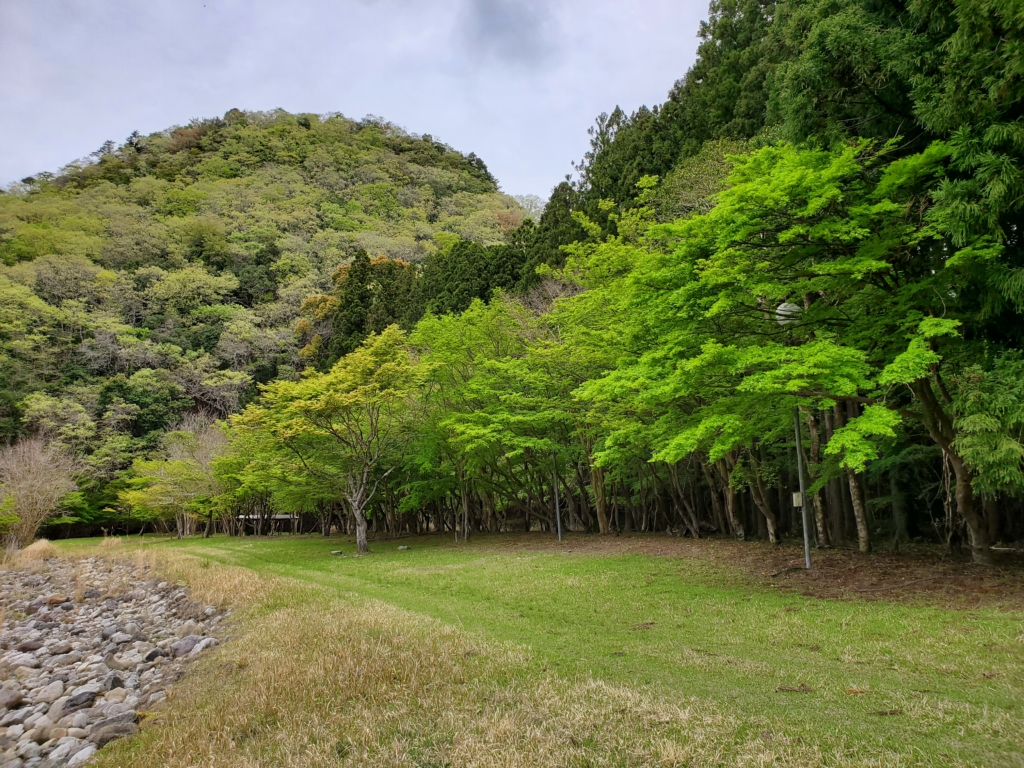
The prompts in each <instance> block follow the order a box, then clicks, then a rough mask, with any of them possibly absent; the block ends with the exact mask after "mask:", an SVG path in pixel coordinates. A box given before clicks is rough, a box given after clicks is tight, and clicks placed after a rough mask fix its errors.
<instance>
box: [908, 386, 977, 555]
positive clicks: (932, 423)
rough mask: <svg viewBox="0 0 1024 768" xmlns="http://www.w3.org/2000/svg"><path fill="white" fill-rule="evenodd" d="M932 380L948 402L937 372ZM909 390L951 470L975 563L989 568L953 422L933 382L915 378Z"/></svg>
mask: <svg viewBox="0 0 1024 768" xmlns="http://www.w3.org/2000/svg"><path fill="white" fill-rule="evenodd" d="M933 378H934V379H935V381H936V382H938V383H939V385H940V386H939V390H940V393H942V394H943V398H944V400H945V401H946V402H947V404H948V403H949V395H948V393H946V391H945V387H944V386H941V378H940V376H939V372H938V370H936V371H935V372H934V376H933ZM910 388H911V390H912V391H913V392H914V394H915V395H916V396H917V400H918V402H919V403H921V411H922V415H923V418H922V423H923V424H924V427H925V429H927V430H928V434H929V435H930V436H931V438H932V440H934V441H935V443H936V444H937V445H938V446H939V447H940V448H941V449H942V450H943V451H944V452H945V455H946V457H947V458H948V459H949V463H950V465H952V467H953V474H954V475H955V477H956V507H957V512H958V513H959V514H960V517H961V518H962V519H963V521H964V522H965V523H966V524H967V530H968V532H969V533H970V536H971V557H972V558H973V560H974V562H976V563H980V564H982V565H992V564H993V558H992V551H991V549H990V546H991V541H990V539H989V536H988V528H987V527H986V526H985V524H984V521H983V520H982V519H981V516H980V515H979V514H978V511H977V509H975V507H974V483H973V479H972V478H971V471H970V469H968V467H967V465H966V464H965V463H964V460H963V459H962V458H960V455H959V454H958V453H956V451H954V450H953V442H954V441H955V440H956V428H955V427H954V426H953V421H952V419H951V418H950V417H949V415H948V414H947V413H946V411H945V409H944V408H943V406H942V403H940V402H939V399H938V398H937V397H936V395H935V392H934V390H933V389H932V382H931V381H930V380H928V379H918V380H917V381H915V382H914V383H913V384H912V385H911V387H910Z"/></svg>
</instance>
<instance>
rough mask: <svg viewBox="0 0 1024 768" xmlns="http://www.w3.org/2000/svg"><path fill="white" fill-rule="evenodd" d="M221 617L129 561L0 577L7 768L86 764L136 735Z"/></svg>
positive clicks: (0, 692) (0, 681) (0, 742)
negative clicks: (114, 743) (104, 749)
mask: <svg viewBox="0 0 1024 768" xmlns="http://www.w3.org/2000/svg"><path fill="white" fill-rule="evenodd" d="M224 615H225V612H224V611H221V610H218V609H217V608H216V607H214V606H212V605H202V604H200V603H196V602H194V601H193V600H192V599H191V598H190V597H189V592H188V589H187V588H186V587H184V586H183V585H180V584H175V583H171V582H167V581H162V580H160V579H159V578H157V577H156V575H155V574H154V573H152V571H151V570H150V569H149V568H148V567H147V566H144V565H138V564H134V563H131V562H127V561H124V560H108V559H106V558H89V559H84V560H63V559H50V560H47V561H45V562H36V563H32V564H31V565H30V566H28V567H25V568H17V569H9V570H0V619H2V631H0V768H50V766H61V765H72V766H74V765H82V764H83V763H85V762H86V761H87V760H89V758H90V757H92V756H93V754H94V753H95V752H96V750H97V749H100V748H101V747H103V746H104V745H106V744H108V743H109V742H111V741H113V740H115V739H119V738H122V737H124V736H130V735H132V734H134V733H136V732H137V730H138V727H139V726H138V723H139V722H140V720H141V719H142V717H143V716H144V713H145V712H146V711H147V710H150V709H152V708H153V707H155V706H158V705H159V704H160V702H161V701H163V699H164V698H165V697H166V695H167V688H168V686H169V685H170V684H171V683H172V682H173V681H174V680H176V679H177V678H179V677H180V676H181V675H182V673H183V672H184V670H185V667H186V665H187V664H188V662H189V661H190V660H192V659H194V658H195V657H196V656H197V655H198V654H200V653H202V652H203V651H204V650H206V649H208V648H212V647H214V646H215V645H217V643H218V639H217V637H215V635H216V634H217V632H216V629H217V626H218V624H220V622H221V621H222V619H223V618H224Z"/></svg>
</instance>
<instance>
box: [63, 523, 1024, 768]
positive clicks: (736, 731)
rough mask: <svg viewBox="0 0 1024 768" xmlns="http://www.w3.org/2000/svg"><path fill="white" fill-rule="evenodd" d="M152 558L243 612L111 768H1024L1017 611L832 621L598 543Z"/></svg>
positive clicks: (163, 550) (807, 601) (738, 584)
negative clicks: (313, 767)
mask: <svg viewBox="0 0 1024 768" xmlns="http://www.w3.org/2000/svg"><path fill="white" fill-rule="evenodd" d="M403 544H404V545H409V546H410V547H411V548H410V549H408V550H404V551H400V550H399V549H398V547H399V546H400V545H403ZM64 546H66V547H67V548H68V549H69V550H70V551H72V552H74V551H76V550H78V549H79V548H80V547H82V546H84V544H80V543H68V544H66V545H64ZM132 546H138V545H133V544H127V543H126V546H125V548H126V549H127V548H128V547H132ZM750 546H757V545H750ZM339 547H340V548H341V549H343V550H344V551H345V552H346V555H347V556H345V557H337V556H332V555H331V554H330V552H331V550H332V549H338V548H339ZM144 550H145V554H144V555H139V556H145V557H147V558H154V557H155V558H156V559H157V561H158V562H162V564H163V567H165V568H168V569H170V570H172V571H174V572H175V573H176V575H177V576H178V577H180V578H184V579H185V580H186V581H189V582H190V583H191V584H192V585H193V588H194V589H195V590H196V591H197V592H198V593H199V594H200V595H201V596H203V598H204V599H206V600H210V601H222V602H234V603H235V604H237V605H238V606H239V607H240V610H239V612H238V614H237V615H238V618H237V620H236V622H235V626H234V629H233V631H232V641H231V642H229V643H225V644H224V645H222V646H221V648H220V649H219V650H218V652H217V654H216V655H215V656H213V657H212V658H211V659H210V660H208V661H207V662H204V665H205V666H204V668H203V669H201V670H200V671H199V673H198V674H195V675H192V676H191V677H190V678H189V679H188V680H186V681H184V682H183V683H182V684H181V685H180V686H179V690H178V692H177V693H176V695H175V696H174V697H172V700H171V706H170V708H169V710H168V711H167V712H166V713H164V714H162V715H160V716H159V717H158V718H157V719H156V722H155V723H154V724H153V725H151V726H150V727H148V728H145V729H143V734H142V735H141V736H140V737H138V738H136V739H134V740H130V741H128V742H124V743H119V744H118V745H116V746H115V747H113V748H112V749H111V750H110V753H109V754H108V755H106V757H105V758H104V759H103V760H102V761H101V765H107V766H129V765H131V766H145V765H153V766H158V765H159V766H177V765H181V766H186V765H252V766H256V765H266V766H271V765H295V766H299V765H303V766H305V765H317V766H319V765H396V766H397V765H409V766H415V765H418V766H459V765H487V766H490V765H502V766H505V765H507V766H519V765H522V766H527V765H566V766H569V765H574V766H575V765H578V766H599V765H608V766H627V765H637V766H639V765H680V766H682V765H808V766H810V765H835V766H846V765H877V766H901V765H908V766H909V765H936V766H940V765H941V766H947V765H978V766H1021V765H1024V697H1022V694H1024V624H1022V615H1021V613H1019V612H1016V611H1009V610H1005V609H997V608H979V609H973V610H949V609H942V608H937V607H931V606H928V605H914V604H906V603H894V602H886V601H872V602H865V601H849V600H822V599H817V598H812V597H804V596H802V595H800V594H798V593H794V592H786V591H780V590H777V589H771V588H769V587H765V586H762V585H760V584H758V583H754V582H752V581H751V580H750V579H749V578H747V577H746V576H745V575H744V574H743V573H742V572H741V571H740V570H739V569H737V568H736V567H734V566H732V565H730V563H728V562H724V561H715V560H713V559H710V560H709V559H706V558H701V559H697V558H693V557H685V556H681V555H680V556H672V555H671V554H659V555H645V554H635V553H626V552H616V551H614V550H613V551H604V550H594V548H592V547H588V546H587V543H586V542H584V541H582V540H579V541H575V542H574V541H573V540H569V541H568V542H567V543H566V544H564V545H562V546H560V547H559V546H557V545H549V544H547V543H546V541H545V542H543V543H542V542H541V540H539V539H537V538H535V537H507V538H502V537H492V538H487V537H482V538H479V539H476V540H474V541H473V542H471V543H469V544H459V545H453V544H452V543H451V542H450V540H447V539H444V540H442V539H440V538H436V537H434V538H411V539H405V540H401V541H395V542H383V543H377V544H375V545H374V547H373V554H371V555H370V556H367V557H354V556H352V554H353V551H354V549H353V547H352V546H351V544H350V543H347V542H343V541H341V540H338V539H332V540H324V539H322V538H318V537H310V538H300V537H293V538H290V537H281V538H275V539H272V540H255V539H252V538H248V539H228V538H214V539H210V540H201V539H196V540H190V541H185V542H180V543H179V542H173V541H164V542H159V543H152V544H148V545H145V546H144Z"/></svg>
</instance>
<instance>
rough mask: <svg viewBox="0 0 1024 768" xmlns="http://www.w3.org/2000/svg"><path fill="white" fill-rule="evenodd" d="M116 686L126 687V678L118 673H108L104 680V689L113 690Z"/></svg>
mask: <svg viewBox="0 0 1024 768" xmlns="http://www.w3.org/2000/svg"><path fill="white" fill-rule="evenodd" d="M115 688H124V680H122V679H121V678H120V677H119V676H118V675H108V676H107V677H106V679H105V680H104V681H103V690H105V691H112V690H114V689H115Z"/></svg>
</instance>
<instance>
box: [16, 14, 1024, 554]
mask: <svg viewBox="0 0 1024 768" xmlns="http://www.w3.org/2000/svg"><path fill="white" fill-rule="evenodd" d="M699 36H700V46H699V49H698V59H697V61H696V63H695V64H694V66H693V67H692V69H691V70H690V71H689V72H688V73H686V75H685V76H684V77H683V78H682V79H681V80H679V81H678V82H677V83H676V85H675V87H674V88H673V89H672V91H671V93H670V94H669V96H668V100H667V101H666V102H665V103H664V104H662V105H660V106H658V107H656V108H653V109H646V108H645V109H641V110H639V111H637V112H636V113H634V114H632V115H627V114H625V113H623V112H622V111H621V110H619V109H615V110H614V111H612V112H611V113H610V114H606V115H601V116H600V117H599V118H598V120H597V122H596V124H595V126H594V127H593V128H592V129H591V131H590V136H591V150H590V151H589V152H588V153H587V154H586V156H585V157H584V159H583V160H582V161H581V163H580V164H579V165H578V166H577V167H576V171H577V172H576V175H575V177H573V178H570V179H567V181H566V182H564V183H563V184H560V185H559V186H558V187H556V188H555V189H554V190H553V191H552V193H551V196H550V199H549V200H548V201H547V203H546V205H545V206H544V208H543V212H540V211H539V210H537V208H538V207H539V206H538V205H537V201H534V200H528V199H523V200H518V201H517V200H513V199H511V198H509V197H507V196H504V195H502V194H500V192H499V191H498V188H497V184H496V182H495V180H494V179H493V178H492V177H491V175H490V174H489V173H488V171H487V169H486V167H485V166H484V164H483V163H482V162H481V161H480V160H479V159H478V158H476V157H475V156H473V155H468V156H464V155H462V154H460V153H458V152H456V151H454V150H452V149H450V148H448V147H446V146H444V145H442V144H440V143H438V142H436V141H434V140H433V139H432V138H431V137H429V136H422V137H419V136H413V135H408V134H406V133H405V132H403V131H401V130H399V129H397V128H396V127H394V126H391V125H389V124H387V123H385V122H383V121H379V120H364V121H362V122H353V121H350V120H346V119H344V118H342V117H340V116H337V115H334V116H321V117H316V116H313V115H298V116H295V115H289V114H285V113H282V112H276V113H271V114H255V113H242V112H238V111H235V110H233V111H232V112H229V113H228V114H227V115H225V117H224V118H223V119H218V120H208V121H196V122H193V123H192V124H190V125H189V126H187V127H184V128H176V129H173V130H169V131H166V132H164V133H161V134H155V135H152V136H148V137H142V136H138V135H136V134H133V135H132V136H131V137H129V139H128V140H127V141H126V142H125V143H124V144H123V145H121V146H115V145H114V144H112V143H111V144H108V145H105V146H104V147H103V148H101V149H100V150H99V151H98V152H97V153H95V155H94V157H93V158H91V159H90V160H88V161H83V162H80V163H77V164H73V165H72V166H69V167H67V168H65V169H63V170H62V171H61V172H60V173H59V174H57V175H46V174H41V175H39V176H37V177H34V178H31V179H26V180H24V181H23V182H22V183H21V184H19V185H14V186H12V187H11V188H10V189H9V190H8V191H7V193H6V194H4V195H0V257H2V259H3V262H4V264H5V266H4V267H3V268H2V271H0V369H2V371H3V376H4V381H5V387H4V392H3V398H4V400H3V402H2V403H0V419H2V429H3V431H4V434H5V436H6V437H7V438H8V439H9V440H11V441H12V444H11V447H9V448H8V449H7V452H6V453H5V454H4V455H3V457H0V476H2V478H3V479H4V481H5V483H6V485H5V486H4V491H3V493H5V494H6V495H5V497H4V498H5V500H4V502H3V506H0V514H2V515H6V517H5V518H4V519H5V520H6V521H7V522H6V525H7V526H9V527H10V528H11V530H12V531H16V532H19V531H20V534H18V535H20V536H21V538H22V539H23V540H24V539H25V538H26V537H30V536H31V535H32V534H33V533H34V532H35V527H36V526H37V525H38V523H39V522H40V521H46V522H47V524H48V525H50V526H51V527H54V528H55V529H59V528H60V527H61V526H64V527H65V528H67V529H68V530H72V526H74V525H75V524H78V525H81V524H83V523H87V524H91V525H103V526H110V527H118V528H121V529H126V530H139V529H140V527H141V526H148V525H164V526H167V525H169V526H171V527H172V528H175V529H176V530H177V531H178V532H179V534H181V535H185V534H189V533H192V532H195V531H197V530H199V529H200V528H201V529H202V530H204V531H205V532H207V533H209V532H210V531H212V530H215V529H217V528H218V527H219V528H220V529H222V530H225V531H227V532H230V533H266V532H268V531H269V530H271V527H272V526H274V525H276V524H277V518H278V517H280V516H282V515H283V516H288V517H289V518H291V519H293V523H292V524H293V525H295V524H302V525H305V524H306V521H315V522H316V524H317V525H318V527H319V528H320V529H321V530H322V531H323V532H324V533H329V532H330V531H331V530H332V529H340V530H344V531H347V532H354V533H355V534H356V536H357V540H358V542H359V549H360V550H361V551H365V550H366V549H367V540H368V537H369V536H370V531H371V530H372V531H373V532H376V533H380V534H383V533H389V534H401V533H405V534H411V533H426V532H431V531H451V532H454V533H455V535H459V536H469V535H470V534H471V532H473V531H502V530H519V531H524V530H548V531H555V530H556V529H557V528H558V527H559V526H564V528H565V529H566V530H571V531H592V532H595V533H601V534H609V533H616V532H630V531H657V532H669V533H673V534H676V535H685V536H692V537H695V538H699V537H703V536H708V535H722V536H734V537H737V538H740V539H744V538H755V537H756V538H763V539H767V540H770V541H772V542H778V541H780V540H781V539H782V538H784V537H788V536H801V535H802V525H801V519H800V517H799V515H798V510H796V509H795V508H794V506H793V501H792V496H791V494H792V492H794V491H797V490H798V489H799V488H800V486H801V482H800V481H801V478H800V477H799V475H798V473H799V471H800V467H801V466H803V467H804V472H805V477H804V478H803V480H804V484H805V486H806V489H807V498H806V500H807V504H808V509H809V511H810V520H811V524H810V528H811V531H810V533H811V535H812V537H813V539H814V541H815V542H816V544H817V546H819V547H828V546H853V547H856V548H859V550H861V551H863V552H867V551H870V550H871V548H872V547H873V546H878V545H879V544H881V543H883V542H884V543H885V546H895V547H899V546H900V544H901V543H903V542H906V541H908V540H910V539H923V540H927V541H934V542H942V543H944V544H945V545H947V546H948V547H950V548H951V549H952V550H954V551H958V550H960V549H961V547H967V548H969V550H970V552H971V555H972V557H973V558H974V560H975V561H977V562H981V563H988V562H991V561H992V559H993V556H994V554H993V546H994V545H996V544H999V543H1002V544H1004V545H1009V544H1012V542H1014V541H1016V540H1019V539H1020V538H1022V537H1024V516H1022V508H1021V497H1022V494H1024V442H1022V434H1021V432H1022V428H1024V357H1022V356H1021V352H1020V349H1021V335H1022V333H1024V323H1022V320H1024V318H1022V312H1024V253H1022V248H1021V242H1020V238H1021V231H1020V225H1021V217H1022V210H1021V208H1022V204H1024V176H1022V171H1021V160H1022V158H1024V99H1022V97H1024V42H1022V41H1024V14H1022V13H1021V11H1020V9H1019V8H1018V7H1017V6H1016V5H1015V4H1014V3H1010V2H1005V1H1004V0H961V1H960V2H956V3H954V2H951V1H950V0H914V1H912V2H876V1H875V0H780V2H766V1H763V0H761V1H759V0H725V1H723V2H718V1H716V2H713V3H712V5H711V8H710V12H709V18H708V20H707V21H706V22H705V23H704V24H703V25H702V26H701V28H700V31H699ZM797 430H799V437H800V440H799V441H797V439H796V438H797ZM798 451H799V452H800V455H799V457H798ZM798 458H800V459H802V461H798ZM30 467H32V468H38V471H37V470H36V469H33V470H29V469H27V468H30ZM40 472H45V473H46V474H47V476H48V477H49V478H51V480H53V482H50V483H49V488H50V489H51V491H52V492H51V493H50V494H49V495H47V494H46V493H44V492H43V490H40V489H39V488H36V487H35V486H32V484H31V483H29V482H28V481H27V480H26V481H23V482H21V485H19V481H18V478H19V477H28V476H38V474H39V473H40ZM58 480H59V482H58ZM22 486H24V488H22ZM69 491H70V493H69ZM32 510H37V511H36V512H33V511H32ZM57 510H59V514H60V515H61V517H59V518H56V520H55V519H54V518H52V517H51V518H49V519H48V520H47V516H48V515H51V514H52V513H53V512H54V511H57ZM26 521H28V522H26ZM31 521H35V522H34V523H31V524H29V523H30V522H31ZM296 521H300V522H299V523H296Z"/></svg>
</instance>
